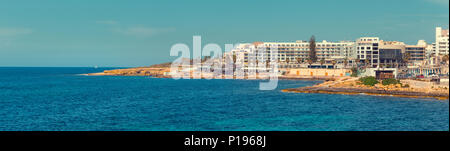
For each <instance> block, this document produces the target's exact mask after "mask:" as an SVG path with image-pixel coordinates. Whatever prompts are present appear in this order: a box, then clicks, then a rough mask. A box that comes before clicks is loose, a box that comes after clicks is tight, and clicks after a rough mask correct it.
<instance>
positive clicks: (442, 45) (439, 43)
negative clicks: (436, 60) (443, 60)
mask: <svg viewBox="0 0 450 151" xmlns="http://www.w3.org/2000/svg"><path fill="white" fill-rule="evenodd" d="M435 54H437V55H447V54H449V42H448V29H442V27H436V48H435Z"/></svg>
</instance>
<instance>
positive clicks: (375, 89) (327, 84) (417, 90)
mask: <svg viewBox="0 0 450 151" xmlns="http://www.w3.org/2000/svg"><path fill="white" fill-rule="evenodd" d="M169 72H170V68H168V67H166V66H150V67H138V68H129V69H115V70H105V71H104V72H100V73H88V74H84V75H87V76H151V77H155V78H171V76H170V75H167V73H169ZM224 79H227V78H224ZM232 79H236V78H235V77H233V78H232ZM243 79H247V78H243ZM278 79H281V80H321V81H324V82H323V83H320V84H317V85H314V86H310V87H300V88H290V89H284V90H282V91H283V92H291V93H324V94H346V95H360V94H366V95H385V96H396V97H412V98H426V97H431V98H437V99H440V100H448V99H449V91H448V86H446V87H442V88H441V87H439V88H437V87H424V86H423V85H417V86H415V84H414V83H417V82H415V81H413V82H411V80H406V81H404V82H406V83H408V85H411V87H409V86H408V87H402V86H401V85H389V86H383V85H381V84H377V85H375V86H365V85H362V84H360V83H359V82H358V78H351V77H339V78H337V77H321V76H286V75H284V76H279V77H278Z"/></svg>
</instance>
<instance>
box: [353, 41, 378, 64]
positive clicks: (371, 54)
mask: <svg viewBox="0 0 450 151" xmlns="http://www.w3.org/2000/svg"><path fill="white" fill-rule="evenodd" d="M379 44H380V38H378V37H361V38H359V39H357V40H356V57H357V58H358V59H359V60H360V62H361V63H366V64H369V65H371V66H372V67H374V68H376V67H377V66H378V63H379V50H378V48H379Z"/></svg>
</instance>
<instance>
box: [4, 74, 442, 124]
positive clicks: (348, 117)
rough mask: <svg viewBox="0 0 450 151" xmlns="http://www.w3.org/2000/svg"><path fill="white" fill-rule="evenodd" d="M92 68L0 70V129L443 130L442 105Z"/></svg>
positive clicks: (284, 83)
mask: <svg viewBox="0 0 450 151" xmlns="http://www.w3.org/2000/svg"><path fill="white" fill-rule="evenodd" d="M103 70H105V69H103V68H99V69H94V68H0V130H14V131H16V130H44V131H47V130H50V131H53V130H57V131H59V130H83V131H84V130H88V131H90V130H138V131H140V130H169V131H172V130H179V131H205V130H232V131H235V130H250V131H253V130H263V131H271V130H281V131H287V130H294V131H365V130H375V131H386V130H399V131H422V130H425V131H430V130H432V131H434V130H443V131H448V130H449V101H448V100H435V99H431V98H430V99H414V98H396V97H389V96H365V95H339V94H302V93H283V92H280V90H281V89H283V88H295V87H301V86H309V85H313V84H316V83H318V82H320V81H294V80H281V81H279V87H278V89H277V90H273V91H260V90H258V86H259V82H260V81H256V80H255V81H249V80H173V79H157V78H151V77H120V76H79V75H77V74H81V73H91V72H101V71H103Z"/></svg>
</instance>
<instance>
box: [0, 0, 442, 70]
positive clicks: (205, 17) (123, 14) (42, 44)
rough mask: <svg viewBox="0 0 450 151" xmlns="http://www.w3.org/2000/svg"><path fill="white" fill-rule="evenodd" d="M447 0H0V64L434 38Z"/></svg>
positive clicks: (124, 61) (151, 58)
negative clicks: (196, 43)
mask: <svg viewBox="0 0 450 151" xmlns="http://www.w3.org/2000/svg"><path fill="white" fill-rule="evenodd" d="M448 24H449V0H376V1H369V0H314V1H313V0H308V1H299V0H258V1H250V0H226V1H225V0H221V1H218V0H216V1H212V0H190V1H181V0H179V1H178V0H133V1H126V0H64V1H61V0H39V1H36V0H0V67H93V66H99V67H136V66H148V65H151V64H157V63H162V62H171V61H173V60H174V59H176V57H170V48H171V46H172V45H174V44H177V43H186V44H188V45H189V46H190V47H191V49H192V36H194V35H199V36H202V44H203V45H205V44H208V43H217V44H219V45H220V46H222V48H224V44H236V43H246V42H254V41H272V42H274V41H279V42H288V41H295V40H308V39H309V38H310V37H311V35H315V37H316V39H318V40H327V41H341V40H351V41H354V40H356V39H357V38H358V37H364V36H377V37H380V38H381V39H383V40H396V41H403V42H406V43H408V44H415V43H416V42H417V41H418V40H421V39H423V40H426V41H427V42H428V43H432V42H434V36H435V35H434V34H435V28H436V27H437V26H442V27H444V28H448V26H449V25H448Z"/></svg>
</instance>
